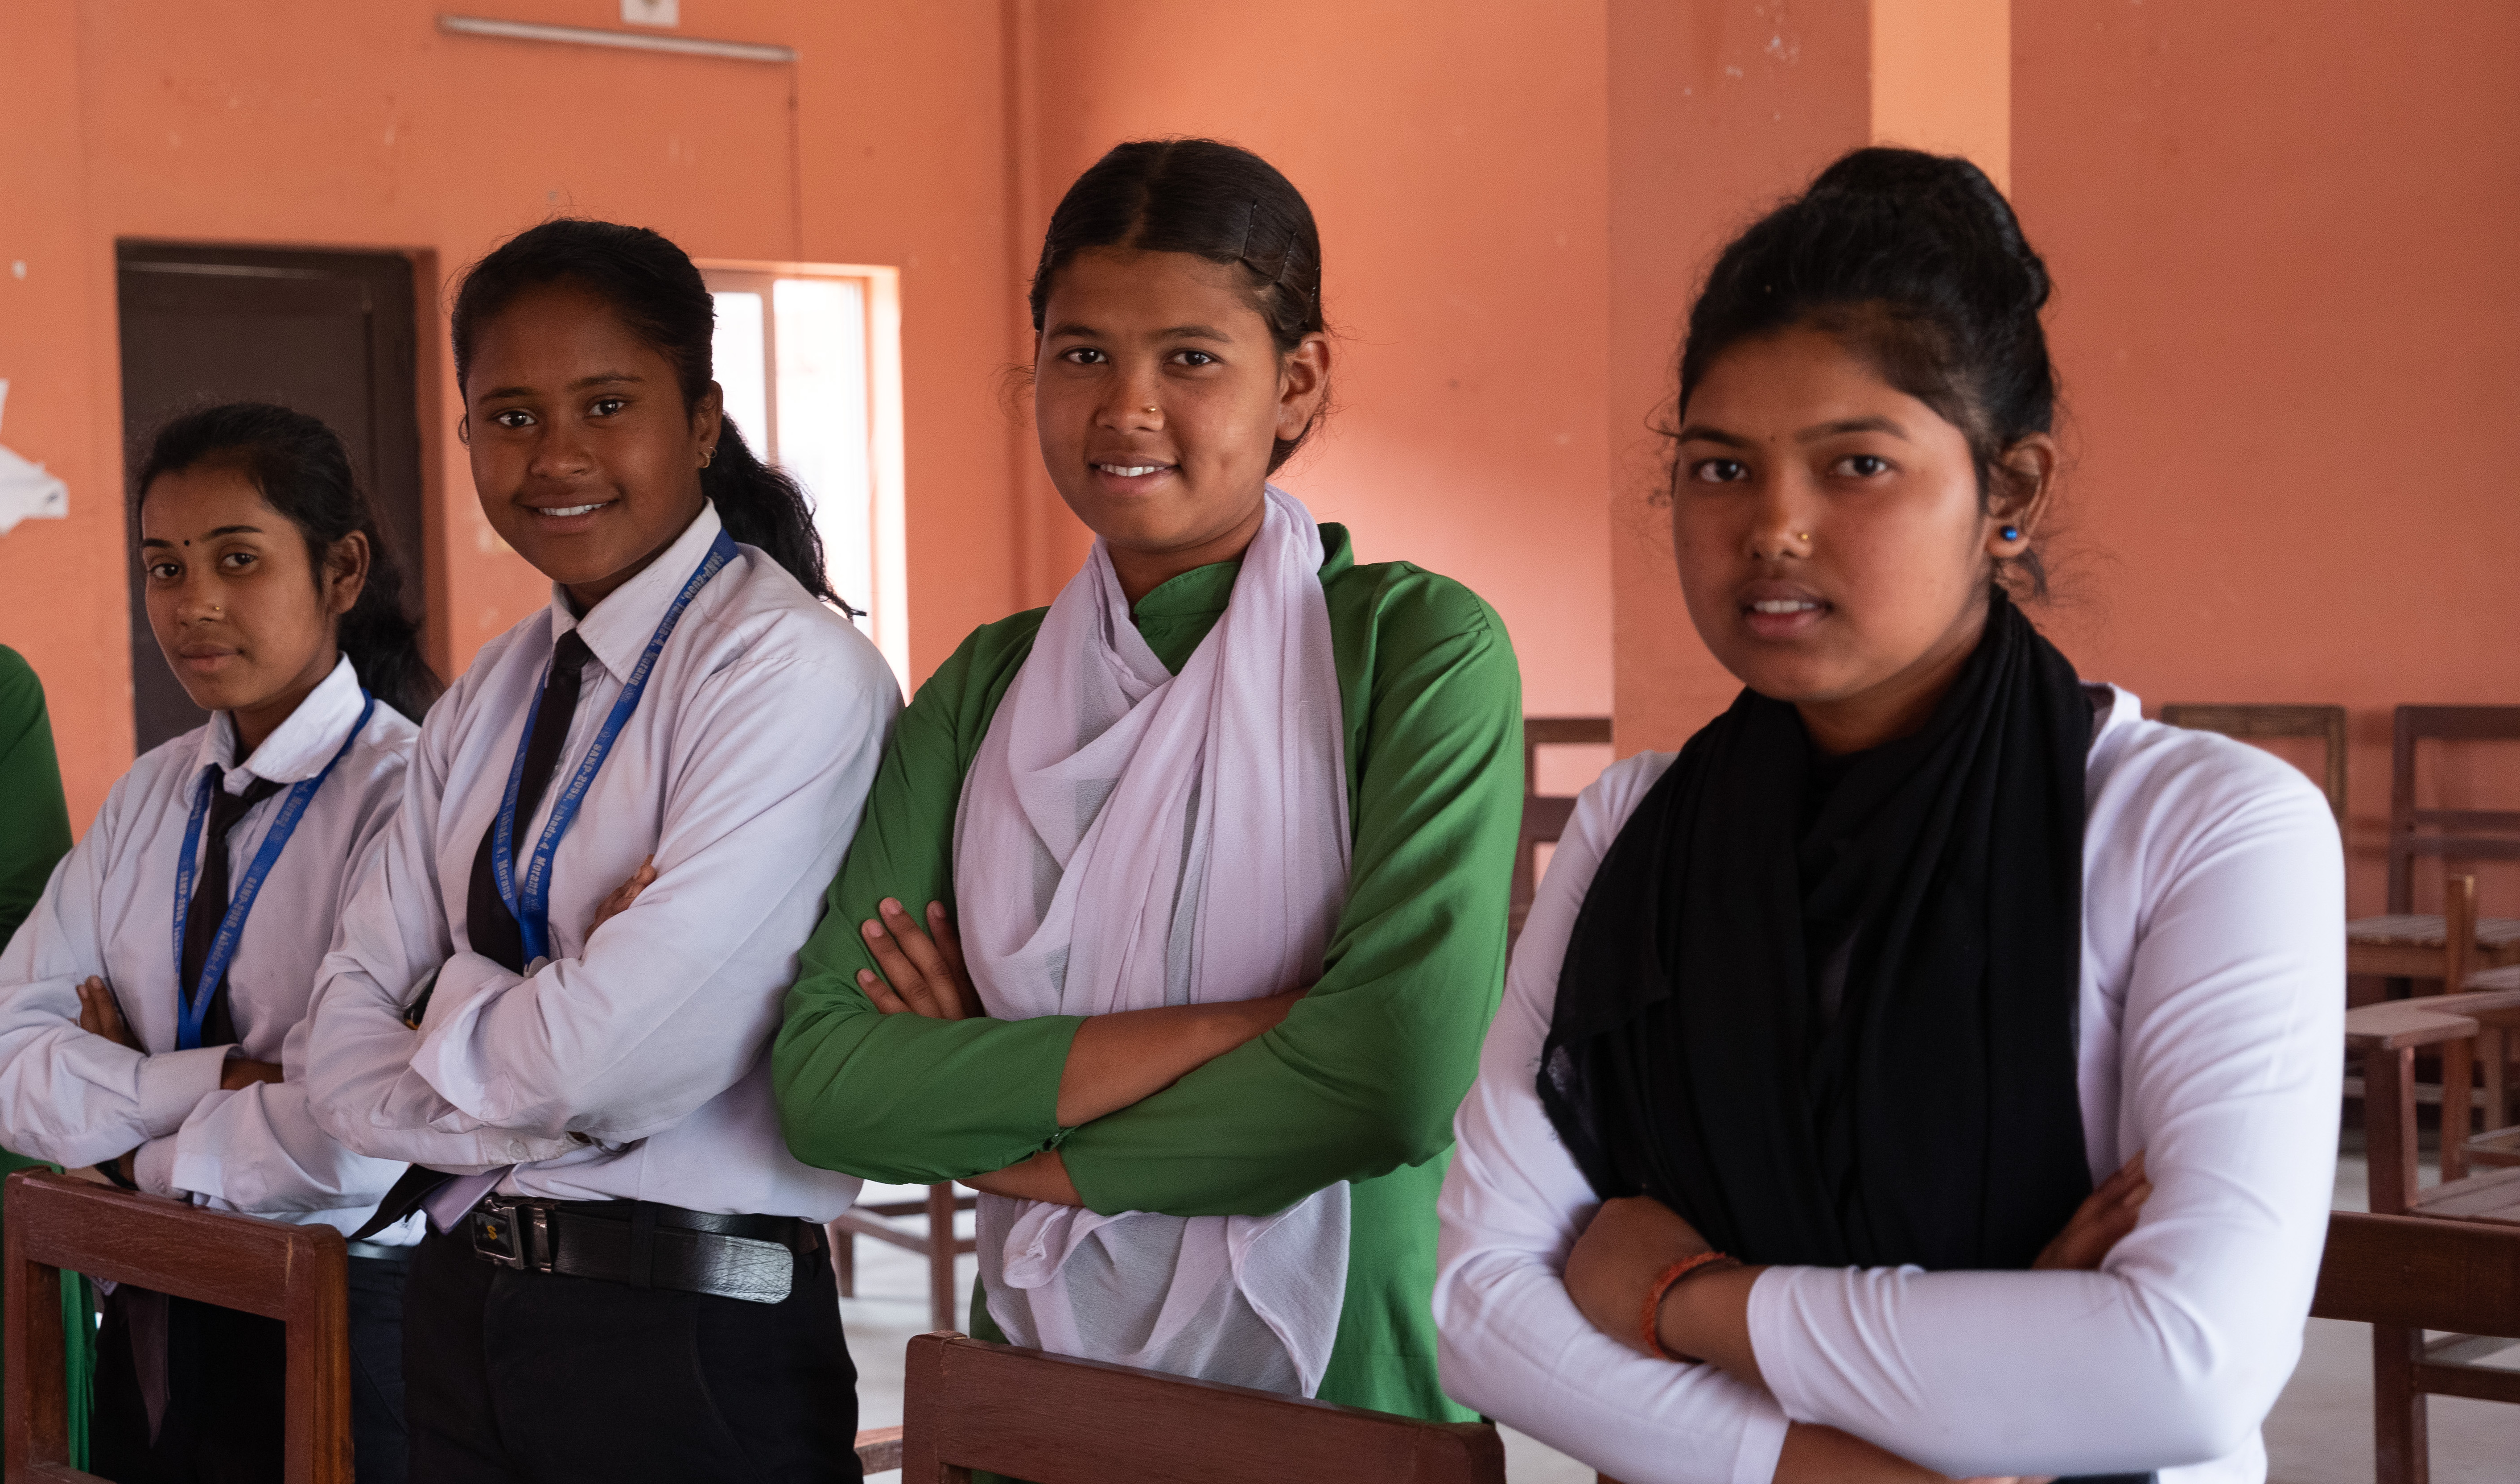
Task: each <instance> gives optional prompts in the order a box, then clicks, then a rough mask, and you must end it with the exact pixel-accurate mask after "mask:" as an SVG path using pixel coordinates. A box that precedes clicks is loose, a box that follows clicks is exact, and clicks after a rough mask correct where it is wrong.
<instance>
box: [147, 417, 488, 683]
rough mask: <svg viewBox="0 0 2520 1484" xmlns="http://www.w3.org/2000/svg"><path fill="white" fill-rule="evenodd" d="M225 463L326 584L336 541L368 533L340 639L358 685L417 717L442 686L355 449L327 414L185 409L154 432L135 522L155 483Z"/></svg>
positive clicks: (318, 585)
mask: <svg viewBox="0 0 2520 1484" xmlns="http://www.w3.org/2000/svg"><path fill="white" fill-rule="evenodd" d="M203 467H225V468H231V469H234V470H236V471H237V472H240V473H242V474H243V475H245V477H246V478H247V480H248V481H249V482H250V483H251V484H252V485H253V487H254V489H255V490H256V491H258V492H259V493H260V494H261V496H262V501H263V503H264V504H265V505H268V506H270V507H271V508H272V509H273V510H275V511H278V512H279V513H280V514H281V515H283V516H285V517H288V519H289V521H290V523H291V524H293V525H294V526H296V527H297V533H298V534H299V535H300V536H303V537H304V538H305V540H306V560H307V564H308V565H309V566H310V567H312V568H313V569H314V572H315V583H316V591H318V592H321V591H323V582H324V570H325V563H326V561H327V560H328V559H329V557H330V556H331V554H332V550H333V546H334V543H336V542H337V541H339V540H341V538H343V537H345V536H347V535H349V534H350V533H351V532H353V531H356V532H357V533H359V534H360V535H362V536H365V537H367V538H368V580H367V585H366V586H365V587H363V588H361V589H360V590H359V599H358V602H357V603H355V604H353V605H352V606H351V607H350V610H349V611H348V612H346V613H344V614H342V615H341V617H340V621H339V626H338V628H337V631H336V643H337V644H338V645H339V646H340V650H341V652H342V653H343V654H344V655H346V656H347V657H348V658H349V661H350V668H352V669H353V670H356V671H357V672H358V675H359V684H361V685H363V686H365V687H367V689H368V691H369V692H370V694H372V695H374V696H375V697H377V699H379V700H382V701H383V702H384V703H385V704H386V705H389V706H391V707H393V708H394V709H395V710H397V711H400V712H401V713H402V714H403V715H405V716H408V717H410V718H412V719H413V720H414V721H417V720H419V719H420V718H421V716H422V715H424V714H425V713H427V710H428V707H429V703H430V702H432V701H434V700H436V699H437V697H438V693H439V692H441V691H443V690H444V689H445V687H444V686H442V685H440V684H439V683H438V679H437V674H436V672H435V671H433V670H431V669H429V667H428V661H427V659H425V658H423V657H422V656H421V652H420V626H419V625H418V624H416V623H414V622H413V621H412V619H411V617H410V615H408V614H407V613H405V612H404V611H403V606H402V603H403V599H402V566H401V563H399V562H396V561H395V560H394V550H393V548H392V547H391V546H390V545H388V544H387V543H386V541H385V539H384V533H383V532H382V530H380V529H379V528H378V525H377V517H376V511H375V510H374V509H373V508H372V507H371V506H370V505H369V504H368V497H367V495H366V494H365V493H363V492H362V491H361V490H360V488H359V481H358V478H357V476H356V475H354V474H353V473H352V472H350V451H349V450H348V449H347V448H345V447H343V446H342V444H341V435H340V434H338V433H337V432H335V431H334V430H333V429H332V428H331V427H327V426H326V425H325V424H324V422H323V421H322V420H321V419H318V418H310V417H308V416H307V415H306V414H304V413H302V412H292V411H291V410H289V409H288V408H286V407H274V406H272V405H271V404H270V403H268V402H229V403H226V404H224V405H221V406H218V407H205V408H203V409H202V410H201V411H199V412H190V413H186V414H184V415H183V416H181V417H179V418H177V419H175V420H174V421H173V422H171V423H168V424H167V425H166V426H165V427H161V428H159V429H158V436H157V437H156V438H154V439H152V440H151V441H150V444H149V457H148V458H147V460H145V461H144V462H143V463H142V464H141V466H140V477H139V479H138V480H136V481H135V482H134V483H133V485H132V512H133V516H134V519H133V520H132V528H133V529H134V530H137V529H138V528H139V524H140V522H139V520H138V518H137V517H138V513H139V508H140V506H141V505H142V504H143V503H144V502H146V501H147V500H148V498H149V489H150V486H151V485H153V484H155V483H157V482H158V479H159V478H160V477H162V476H164V475H167V474H175V473H182V472H185V471H186V470H192V469H201V468H203Z"/></svg>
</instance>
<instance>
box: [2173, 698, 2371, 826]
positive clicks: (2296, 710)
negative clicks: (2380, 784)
mask: <svg viewBox="0 0 2520 1484" xmlns="http://www.w3.org/2000/svg"><path fill="white" fill-rule="evenodd" d="M2161 719H2162V720H2163V721H2164V722H2167V723H2168V724H2170V725H2171V726H2174V727H2187V728H2190V729H2192V730H2194V731H2198V732H2220V733H2222V734H2223V735H2224V736H2225V737H2237V738H2242V739H2251V740H2253V739H2257V738H2266V737H2316V738H2318V739H2319V740H2321V741H2322V742H2325V743H2326V745H2327V755H2326V757H2325V759H2324V760H2323V761H2322V764H2321V766H2320V768H2319V772H2318V780H2319V784H2318V786H2319V788H2320V791H2322V792H2324V793H2325V794H2326V795H2327V808H2328V811H2329V812H2330V813H2332V814H2334V815H2335V816H2336V822H2337V823H2338V824H2339V825H2342V824H2344V823H2345V708H2344V707H2343V706H2288V705H2254V704H2250V705H2238V704H2234V705H2225V704H2220V703H2215V704H2205V705H2198V704H2192V703H2191V704H2186V705H2174V706H2164V707H2162V708H2161Z"/></svg>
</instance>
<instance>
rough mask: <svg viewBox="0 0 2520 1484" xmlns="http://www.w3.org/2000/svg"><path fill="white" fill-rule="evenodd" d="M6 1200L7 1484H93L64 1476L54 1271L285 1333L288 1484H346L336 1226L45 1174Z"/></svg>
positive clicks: (345, 1360) (85, 1476) (13, 1187)
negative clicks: (239, 1212)
mask: <svg viewBox="0 0 2520 1484" xmlns="http://www.w3.org/2000/svg"><path fill="white" fill-rule="evenodd" d="M0 1198H5V1199H6V1200H7V1202H8V1208H7V1216H6V1219H5V1220H0V1231H5V1233H6V1248H5V1259H4V1260H5V1261H6V1262H7V1264H8V1278H7V1288H6V1294H7V1297H6V1306H7V1311H8V1316H9V1333H8V1337H7V1341H6V1344H7V1352H6V1356H7V1370H8V1383H7V1398H6V1412H5V1414H0V1415H5V1417H6V1418H7V1426H8V1443H7V1450H6V1453H5V1472H6V1478H7V1481H8V1484H22V1481H31V1480H46V1481H55V1484H64V1481H76V1480H91V1481H92V1480H95V1479H96V1475H94V1474H90V1473H83V1472H81V1471H79V1470H77V1469H75V1468H72V1467H70V1463H69V1420H68V1414H67V1401H68V1396H67V1389H66V1384H65V1381H64V1378H63V1374H62V1305H61V1281H62V1275H61V1270H62V1269H64V1268H72V1269H76V1270H77V1271H79V1272H81V1273H84V1274H86V1275H88V1276H89V1277H90V1278H102V1279H108V1280H111V1281H112V1282H117V1283H134V1284H137V1285H138V1286H140V1287H143V1288H155V1289H157V1290H158V1292H160V1293H171V1294H174V1295H176V1296H177V1297H180V1298H190V1299H197V1300H200V1301H201V1302H203V1303H208V1304H217V1305H219V1306H220V1307H222V1308H226V1309H237V1310H241V1311H243V1312H245V1313H248V1314H260V1315H264V1316H266V1317H268V1318H271V1319H276V1320H278V1321H280V1322H281V1323H282V1324H283V1325H285V1326H287V1327H288V1332H289V1362H288V1365H289V1373H288V1381H287V1388H286V1400H285V1401H284V1403H283V1415H282V1424H281V1425H282V1429H283V1433H284V1436H285V1438H286V1444H285V1449H286V1452H285V1458H286V1460H287V1462H286V1463H285V1465H284V1467H283V1472H282V1474H281V1478H282V1479H283V1480H285V1481H286V1484H351V1467H350V1347H349V1323H350V1307H349V1306H350V1297H349V1287H348V1271H349V1270H348V1263H349V1251H348V1248H347V1247H346V1246H345V1245H344V1244H343V1242H342V1240H341V1234H340V1233H338V1232H336V1231H334V1230H333V1229H332V1228H331V1227H325V1226H307V1227H295V1226H287V1225H284V1224H282V1223H280V1222H276V1221H263V1220H259V1219H257V1218H255V1217H251V1216H231V1215H226V1214H223V1213H220V1212H216V1211H204V1210H203V1209H201V1208H200V1207H198V1206H190V1205H185V1204H183V1203H181V1202H179V1201H173V1200H165V1199H161V1198H159V1197H158V1196H154V1195H138V1194H133V1193H131V1192H126V1191H116V1190H113V1189H112V1188H110V1187H106V1186H100V1185H95V1184H92V1183H90V1182H88V1181H84V1180H73V1179H71V1178H70V1177H68V1176H67V1175H56V1174H53V1173H52V1172H51V1171H49V1170H21V1171H19V1172H18V1173H17V1174H15V1175H12V1176H10V1177H9V1181H8V1185H7V1187H6V1192H5V1196H0Z"/></svg>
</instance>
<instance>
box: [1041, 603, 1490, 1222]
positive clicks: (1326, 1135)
mask: <svg viewBox="0 0 2520 1484" xmlns="http://www.w3.org/2000/svg"><path fill="white" fill-rule="evenodd" d="M1434 604H1441V605H1442V608H1443V610H1442V611H1441V612H1439V613H1422V614H1407V613H1405V614H1401V615H1398V616H1386V618H1385V621H1384V622H1383V623H1382V624H1381V625H1380V626H1379V634H1380V637H1381V641H1382V643H1383V644H1384V646H1385V649H1384V652H1382V653H1381V654H1379V655H1378V656H1377V657H1376V661H1375V665H1374V667H1373V669H1372V671H1371V673H1372V675H1373V684H1372V689H1371V693H1370V696H1363V697H1360V696H1355V695H1353V694H1352V695H1351V697H1350V704H1351V705H1352V706H1353V705H1355V704H1358V703H1359V702H1362V703H1363V704H1365V705H1367V706H1368V707H1369V708H1370V709H1369V710H1368V713H1367V715H1366V718H1365V725H1364V726H1363V727H1361V728H1359V727H1356V726H1354V725H1351V727H1350V733H1351V736H1352V737H1354V738H1355V739H1356V742H1355V744H1354V745H1353V746H1352V748H1351V757H1352V758H1355V757H1357V756H1358V755H1359V754H1361V764H1362V765H1361V767H1360V768H1359V769H1358V771H1357V775H1356V787H1355V792H1354V801H1355V802H1354V811H1353V813H1354V819H1355V849H1354V852H1353V855H1352V858H1351V863H1350V872H1349V890H1348V900H1347V906H1346V909H1345V910H1344V912H1343V913H1342V914H1341V916H1340V918H1339V922H1338V925H1337V927H1336V929H1335V931H1334V933H1333V935H1332V937H1331V940H1330V944H1329V949H1328V955H1327V961H1326V965H1325V967H1324V970H1323V974H1322V978H1321V980H1320V982H1319V983H1317V984H1315V985H1313V986H1312V987H1311V989H1310V991H1309V992H1308V993H1306V994H1305V995H1304V996H1303V998H1302V999H1300V1000H1298V1001H1296V1002H1294V1004H1293V1005H1292V1007H1291V1008H1290V1009H1289V1010H1288V1011H1287V1012H1286V1015H1285V1018H1284V1019H1283V1020H1282V1021H1281V1022H1279V1023H1278V1024H1277V1025H1276V1027H1275V1028H1273V1029H1271V1030H1269V1031H1268V1032H1267V1033H1266V1034H1264V1035H1261V1036H1259V1037H1258V1038H1256V1039H1254V1040H1252V1041H1250V1042H1248V1043H1247V1044H1245V1045H1242V1046H1240V1047H1238V1049H1236V1050H1234V1051H1231V1052H1228V1053H1226V1054H1225V1055H1224V1056H1221V1057H1215V1058H1214V1059H1212V1060H1210V1061H1207V1062H1206V1063H1205V1064H1203V1065H1201V1066H1199V1067H1198V1068H1197V1069H1196V1070H1194V1071H1192V1072H1190V1073H1189V1074H1188V1075H1186V1076H1184V1077H1182V1078H1181V1079H1180V1080H1179V1081H1178V1082H1175V1083H1173V1084H1172V1085H1170V1086H1169V1087H1166V1088H1165V1089H1164V1090H1163V1091H1160V1092H1157V1093H1154V1094H1153V1095H1151V1096H1149V1097H1148V1098H1146V1099H1144V1100H1143V1101H1140V1102H1135V1103H1133V1104H1131V1105H1129V1106H1127V1107H1125V1108H1122V1109H1121V1110H1119V1111H1117V1112H1114V1113H1112V1114H1110V1115H1108V1116H1106V1117H1103V1118H1102V1119H1099V1120H1097V1121H1095V1122H1093V1123H1090V1124H1087V1125H1086V1126H1084V1127H1083V1128H1080V1129H1077V1130H1076V1131H1075V1132H1074V1133H1073V1134H1071V1135H1070V1136H1069V1137H1068V1139H1067V1141H1066V1143H1065V1144H1064V1145H1062V1146H1061V1147H1060V1153H1061V1155H1062V1156H1063V1158H1064V1159H1065V1161H1066V1167H1067V1172H1068V1174H1069V1175H1070V1177H1071V1178H1072V1179H1073V1180H1074V1181H1075V1183H1076V1188H1077V1190H1078V1191H1079V1192H1082V1193H1083V1195H1084V1197H1085V1200H1086V1203H1087V1204H1089V1205H1091V1206H1092V1207H1093V1208H1094V1209H1096V1210H1098V1211H1124V1210H1149V1211H1162V1212H1165V1213H1167V1214H1170V1215H1176V1216H1201V1215H1246V1214H1247V1215H1257V1214H1265V1213H1267V1212H1271V1211H1277V1210H1281V1209H1283V1208H1284V1207H1286V1206H1288V1205H1290V1204H1292V1203H1294V1202H1295V1201H1297V1200H1300V1199H1302V1198H1304V1197H1305V1196H1307V1195H1309V1194H1311V1193H1312V1192H1315V1191H1318V1190H1321V1189H1323V1188H1324V1187H1326V1186H1328V1185H1331V1184H1334V1183H1336V1182H1338V1181H1342V1180H1365V1179H1371V1178H1373V1176H1376V1175H1381V1174H1385V1173H1388V1172H1389V1171H1391V1170H1393V1169H1396V1168H1399V1167H1400V1166H1403V1165H1416V1164H1421V1163H1423V1162H1425V1161H1426V1160H1428V1159H1431V1158H1434V1157H1435V1156H1436V1155H1438V1154H1440V1153H1442V1152H1443V1151H1444V1149H1445V1147H1447V1146H1449V1145H1450V1144H1451V1142H1452V1114H1453V1109H1454V1108H1455V1107H1456V1106H1457V1105H1458V1104H1459V1103H1460V1102H1461V1099H1462V1095H1463V1092H1464V1091H1465V1090H1466V1089H1467V1088H1468V1086H1469V1083H1470V1079H1471V1077H1472V1076H1473V1075H1474V1073H1475V1072H1476V1070H1477V1064H1478V1047H1479V1041H1480V1038H1481V1036H1482V1035H1484V1034H1485V1032H1486V1030H1487V1024H1488V1019H1489V1017H1490V1016H1491V1015H1492V1014H1493V1013H1494V1012H1495V1010H1496V997H1497V994H1498V990H1499V986H1500V982H1501V978H1502V974H1501V972H1500V970H1501V969H1502V967H1503V962H1504V954H1505V920H1506V909H1507V895H1508V883H1509V878H1510V875H1511V871H1512V860H1513V848H1514V841H1515V838H1516V837H1517V834H1518V832H1519V830H1520V825H1521V817H1522V730H1521V729H1522V715H1521V700H1520V697H1521V681H1520V675H1519V672H1518V671H1517V669H1516V668H1515V664H1514V658H1513V652H1512V650H1511V649H1510V647H1509V646H1508V644H1507V642H1506V640H1505V636H1504V631H1503V628H1502V626H1501V625H1498V624H1497V623H1496V621H1495V619H1494V616H1493V615H1492V614H1490V613H1488V611H1487V609H1486V608H1485V607H1484V605H1479V604H1478V603H1477V601H1476V600H1475V599H1473V598H1470V597H1469V596H1468V595H1467V594H1466V593H1463V592H1461V591H1460V590H1458V589H1455V590H1453V591H1452V593H1451V594H1450V595H1449V598H1448V599H1447V598H1445V597H1439V598H1438V599H1436V600H1434V601H1433V602H1432V603H1430V604H1429V606H1430V607H1431V606H1434ZM1413 619H1418V620H1422V623H1421V625H1420V627H1421V628H1422V629H1423V630H1427V631H1431V633H1429V634H1427V636H1426V637H1424V638H1422V639H1420V638H1416V636H1413V635H1412V633H1411V629H1412V621H1413ZM1402 640H1411V641H1413V642H1408V643H1403V642H1401V641H1402Z"/></svg>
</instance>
